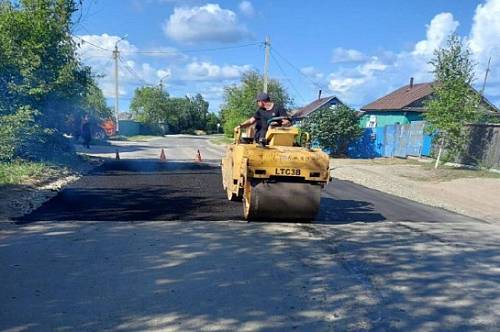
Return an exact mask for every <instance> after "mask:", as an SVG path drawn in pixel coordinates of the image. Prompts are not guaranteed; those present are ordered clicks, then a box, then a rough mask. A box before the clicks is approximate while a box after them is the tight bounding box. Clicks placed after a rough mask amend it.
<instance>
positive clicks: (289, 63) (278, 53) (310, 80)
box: [272, 47, 326, 90]
mask: <svg viewBox="0 0 500 332" xmlns="http://www.w3.org/2000/svg"><path fill="white" fill-rule="evenodd" d="M272 51H274V52H275V53H276V55H278V56H279V57H280V58H281V59H283V61H285V62H286V63H287V64H288V65H289V66H290V67H292V68H293V69H295V70H296V71H297V72H298V73H299V74H300V75H301V76H304V77H305V78H306V79H307V80H308V81H309V82H311V83H312V84H313V85H314V86H316V87H317V88H318V89H322V90H326V89H325V87H324V86H322V85H321V84H319V83H317V82H315V81H313V80H312V79H311V78H310V77H309V76H307V75H306V74H304V73H303V72H302V71H301V70H300V69H299V68H297V67H296V66H294V65H293V64H292V63H291V62H290V61H288V60H287V59H286V58H285V57H284V56H283V55H281V53H280V52H278V50H276V48H274V47H273V48H272Z"/></svg>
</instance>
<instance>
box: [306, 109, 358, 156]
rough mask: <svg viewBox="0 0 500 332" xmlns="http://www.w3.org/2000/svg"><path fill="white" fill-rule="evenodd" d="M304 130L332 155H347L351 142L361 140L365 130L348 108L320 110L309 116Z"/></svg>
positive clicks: (352, 111)
mask: <svg viewBox="0 0 500 332" xmlns="http://www.w3.org/2000/svg"><path fill="white" fill-rule="evenodd" d="M301 127H302V130H304V131H307V132H309V133H310V134H311V138H312V139H313V140H314V141H316V142H318V143H319V145H320V146H321V147H322V148H324V149H328V150H330V151H331V153H332V154H345V153H347V148H348V146H349V144H350V143H351V142H353V141H354V140H356V139H357V138H359V137H360V136H361V134H362V132H363V130H362V129H361V128H360V126H359V119H358V117H357V115H356V113H355V112H354V110H352V109H350V108H349V107H347V106H343V105H342V106H339V107H338V108H337V109H336V110H331V109H329V108H324V109H320V110H318V111H316V112H314V113H313V114H312V115H311V116H309V117H308V118H307V119H306V120H304V123H303V124H302V126H301Z"/></svg>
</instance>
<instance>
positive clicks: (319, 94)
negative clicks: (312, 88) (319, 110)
mask: <svg viewBox="0 0 500 332" xmlns="http://www.w3.org/2000/svg"><path fill="white" fill-rule="evenodd" d="M318 99H321V90H319V92H318Z"/></svg>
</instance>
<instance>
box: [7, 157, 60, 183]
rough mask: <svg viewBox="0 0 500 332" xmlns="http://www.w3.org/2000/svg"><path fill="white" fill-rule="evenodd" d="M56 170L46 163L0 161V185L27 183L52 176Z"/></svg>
mask: <svg viewBox="0 0 500 332" xmlns="http://www.w3.org/2000/svg"><path fill="white" fill-rule="evenodd" d="M56 173H57V170H56V169H55V168H54V167H51V166H49V165H47V164H44V163H40V162H30V161H22V160H17V161H13V162H0V185H16V184H27V183H34V182H38V181H42V180H43V179H46V178H49V177H51V176H54V175H55V174H56Z"/></svg>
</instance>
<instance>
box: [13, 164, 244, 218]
mask: <svg viewBox="0 0 500 332" xmlns="http://www.w3.org/2000/svg"><path fill="white" fill-rule="evenodd" d="M241 204H242V203H241V202H229V201H227V199H226V195H225V193H224V191H223V189H222V177H221V173H220V168H219V167H215V166H210V165H208V164H202V163H200V164H199V163H186V162H166V163H162V162H159V161H151V160H119V161H110V162H106V163H105V164H103V165H102V166H100V167H98V168H97V169H95V170H94V171H93V172H91V173H90V174H88V175H86V176H84V177H82V178H81V179H79V180H78V181H76V182H74V183H72V184H70V185H68V186H67V187H66V188H65V189H63V190H62V191H61V192H60V193H59V194H58V195H57V196H56V197H54V198H53V199H51V200H50V201H48V202H46V203H45V204H44V205H42V206H41V207H40V208H38V209H37V210H35V211H33V212H32V213H31V214H29V215H26V216H24V217H21V218H19V219H18V220H17V222H18V223H29V222H33V221H46V220H53V221H67V220H75V221H87V220H95V221H144V220H240V219H241V217H242V206H241Z"/></svg>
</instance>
